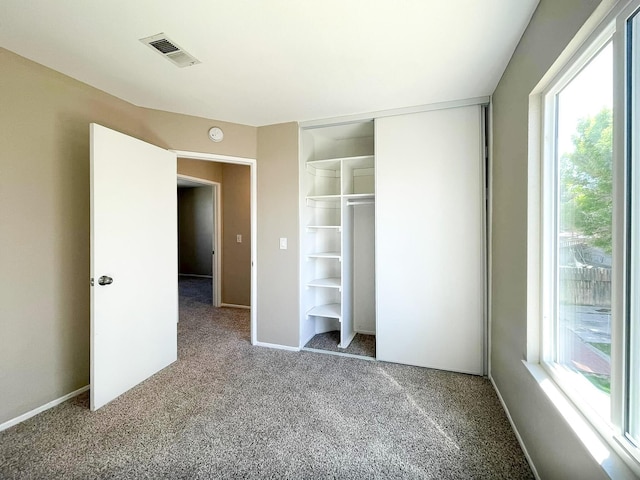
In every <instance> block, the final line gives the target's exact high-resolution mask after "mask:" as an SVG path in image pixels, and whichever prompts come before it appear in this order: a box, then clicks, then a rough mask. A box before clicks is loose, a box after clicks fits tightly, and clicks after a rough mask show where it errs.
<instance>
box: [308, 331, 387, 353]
mask: <svg viewBox="0 0 640 480" xmlns="http://www.w3.org/2000/svg"><path fill="white" fill-rule="evenodd" d="M339 343H340V332H338V331H334V332H326V333H318V334H316V335H314V336H313V338H312V339H311V340H309V341H308V342H307V344H306V345H305V346H304V347H305V348H313V349H316V350H326V351H328V352H340V353H348V354H350V355H360V356H362V357H373V358H375V357H376V336H375V335H363V334H362V333H356V336H355V337H353V340H352V341H351V343H350V344H349V346H348V347H347V348H340V347H338V344H339Z"/></svg>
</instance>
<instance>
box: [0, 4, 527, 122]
mask: <svg viewBox="0 0 640 480" xmlns="http://www.w3.org/2000/svg"><path fill="white" fill-rule="evenodd" d="M537 3H538V0H455V1H453V0H449V1H445V0H180V1H175V0H174V1H168V0H55V1H52V0H27V1H25V0H1V1H0V46H2V47H4V48H7V49H8V50H11V51H14V52H16V53H18V54H19V55H22V56H25V57H27V58H29V59H31V60H34V61H36V62H38V63H41V64H43V65H46V66H48V67H51V68H53V69H55V70H58V71H60V72H63V73H65V74H67V75H69V76H71V77H74V78H76V79H78V80H81V81H83V82H86V83H88V84H90V85H93V86H95V87H97V88H99V89H101V90H104V91H106V92H108V93H111V94H113V95H116V96H118V97H120V98H122V99H124V100H127V101H129V102H131V103H133V104H136V105H139V106H143V107H149V108H156V109H161V110H167V111H171V112H178V113H185V114H190V115H197V116H202V117H208V118H214V119H218V120H223V121H230V122H237V123H243V124H247V125H254V126H260V125H268V124H274V123H281V122H287V121H305V120H315V119H321V118H328V117H335V116H342V115H350V114H357V113H365V112H373V111H377V110H386V109H395V108H402V107H410V106H415V105H423V104H429V103H436V102H443V101H450V100H459V99H465V98H473V97H478V96H485V95H490V94H491V93H493V91H494V89H495V87H496V85H497V83H498V81H499V79H500V76H501V75H502V73H503V71H504V69H505V67H506V65H507V63H508V61H509V58H510V57H511V54H512V53H513V50H514V49H515V46H516V45H517V43H518V41H519V39H520V36H521V35H522V32H523V31H524V29H525V27H526V25H527V23H528V21H529V19H530V18H531V15H532V13H533V11H534V10H535V7H536V6H537ZM161 32H163V33H165V34H166V35H168V36H169V38H171V39H172V40H174V41H175V42H176V43H177V44H178V45H180V46H181V47H182V48H184V49H185V50H186V51H187V52H188V53H190V54H191V55H193V56H195V57H196V58H197V59H199V60H200V61H201V62H202V63H201V64H199V65H195V66H192V67H186V68H178V67H176V66H175V65H173V64H172V63H171V62H169V61H168V60H167V59H164V58H162V57H161V56H160V55H158V54H156V53H155V52H154V51H152V50H151V49H150V48H149V47H148V46H146V45H143V44H142V43H141V42H139V41H138V39H140V38H143V37H147V36H150V35H155V34H157V33H161Z"/></svg>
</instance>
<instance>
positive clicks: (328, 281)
mask: <svg viewBox="0 0 640 480" xmlns="http://www.w3.org/2000/svg"><path fill="white" fill-rule="evenodd" d="M307 287H322V288H337V289H339V290H342V279H341V278H340V277H332V278H317V279H315V280H311V281H310V282H309V283H307Z"/></svg>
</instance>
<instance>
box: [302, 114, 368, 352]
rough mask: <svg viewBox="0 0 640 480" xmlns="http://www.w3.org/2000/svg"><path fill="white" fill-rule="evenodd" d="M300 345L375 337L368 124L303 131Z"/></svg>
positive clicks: (345, 344) (342, 345)
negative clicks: (319, 337) (334, 335)
mask: <svg viewBox="0 0 640 480" xmlns="http://www.w3.org/2000/svg"><path fill="white" fill-rule="evenodd" d="M301 197H302V198H301V200H302V228H303V231H302V233H301V238H302V242H301V256H302V258H301V278H302V281H301V289H302V291H301V299H302V302H301V310H302V311H301V317H302V320H301V329H300V332H301V335H300V341H301V345H305V344H306V343H307V342H308V341H309V340H310V339H312V338H313V337H314V335H316V334H322V333H326V332H332V331H336V332H339V341H338V345H337V346H338V347H339V348H340V349H346V348H347V347H349V345H350V344H351V342H352V340H353V339H354V337H355V336H356V334H357V333H362V334H367V335H375V328H376V327H375V325H376V321H375V261H374V239H375V235H374V225H375V224H374V219H375V157H374V124H373V121H367V122H358V123H351V124H345V125H335V126H325V127H315V128H308V129H303V130H302V131H301Z"/></svg>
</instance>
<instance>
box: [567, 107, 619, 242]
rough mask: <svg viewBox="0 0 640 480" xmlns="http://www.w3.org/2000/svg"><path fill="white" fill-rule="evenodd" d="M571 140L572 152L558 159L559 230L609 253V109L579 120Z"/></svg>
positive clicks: (610, 222)
mask: <svg viewBox="0 0 640 480" xmlns="http://www.w3.org/2000/svg"><path fill="white" fill-rule="evenodd" d="M572 140H573V145H574V147H575V150H574V151H573V152H572V153H569V154H565V155H563V156H562V158H561V159H560V172H559V173H560V204H561V228H562V229H563V230H565V231H566V230H571V231H574V232H577V233H579V234H582V235H584V236H585V237H587V239H586V243H588V244H590V245H592V246H594V247H598V248H601V249H602V250H604V251H606V252H607V253H611V230H612V228H611V224H612V213H613V209H612V207H613V204H612V201H613V196H612V147H611V143H612V115H611V109H608V108H604V109H602V110H601V111H600V112H599V113H598V114H597V115H595V116H594V117H587V118H583V119H581V120H579V121H578V125H577V127H576V133H575V134H574V135H573V136H572Z"/></svg>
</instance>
